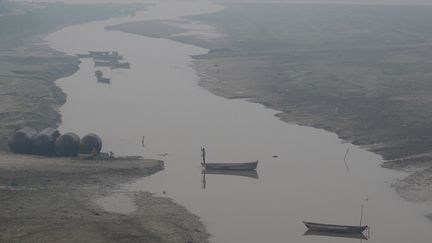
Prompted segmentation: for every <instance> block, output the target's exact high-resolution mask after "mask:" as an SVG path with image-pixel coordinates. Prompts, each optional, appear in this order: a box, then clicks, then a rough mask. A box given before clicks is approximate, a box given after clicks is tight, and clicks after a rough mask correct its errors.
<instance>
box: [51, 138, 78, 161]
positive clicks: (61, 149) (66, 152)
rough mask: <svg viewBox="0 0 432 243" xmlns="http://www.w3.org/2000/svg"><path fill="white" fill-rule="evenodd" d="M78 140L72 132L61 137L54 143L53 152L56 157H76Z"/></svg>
mask: <svg viewBox="0 0 432 243" xmlns="http://www.w3.org/2000/svg"><path fill="white" fill-rule="evenodd" d="M79 144H80V138H79V136H78V135H76V134H75V133H73V132H68V133H65V134H63V135H61V136H60V137H59V138H57V140H56V141H55V143H54V151H55V153H56V154H57V155H58V156H68V157H74V156H78V152H79Z"/></svg>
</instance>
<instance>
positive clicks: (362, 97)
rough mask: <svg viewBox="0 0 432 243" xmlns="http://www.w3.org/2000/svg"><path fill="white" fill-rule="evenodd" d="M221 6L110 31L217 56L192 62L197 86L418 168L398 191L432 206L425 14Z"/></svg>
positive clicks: (419, 9)
mask: <svg viewBox="0 0 432 243" xmlns="http://www.w3.org/2000/svg"><path fill="white" fill-rule="evenodd" d="M224 5H225V6H226V9H225V10H223V11H220V12H218V13H212V14H206V15H199V16H193V17H189V18H183V19H176V20H163V21H151V22H150V21H146V22H136V23H127V24H122V25H118V26H111V27H109V29H112V30H120V31H125V32H128V33H134V34H139V35H145V36H149V37H155V38H169V39H172V40H175V41H180V42H183V43H188V44H193V45H197V46H201V47H204V48H207V49H214V51H213V52H212V53H209V54H207V55H201V56H196V57H195V64H194V66H195V68H196V70H197V72H198V74H199V75H200V77H201V82H200V85H201V86H203V87H204V88H206V89H208V90H209V91H211V92H212V93H214V94H216V95H219V96H222V97H226V98H248V99H249V100H250V101H251V102H257V103H261V104H263V105H265V106H267V107H270V108H272V109H276V110H279V111H281V113H279V114H278V115H277V116H278V117H279V118H280V119H282V120H283V121H286V122H290V123H297V124H300V125H304V126H311V127H316V128H322V129H325V130H328V131H331V132H334V133H336V134H338V136H339V137H340V138H342V139H344V140H346V141H348V142H350V143H353V144H356V145H361V146H364V147H365V148H366V149H368V150H370V151H373V152H375V153H378V154H380V155H382V156H383V158H384V160H385V163H384V164H383V166H384V167H386V168H392V169H399V170H406V171H412V170H413V169H414V170H416V171H418V170H421V172H417V173H414V174H411V175H410V176H409V177H407V178H405V179H404V180H401V181H398V182H396V183H395V184H394V187H395V188H396V189H397V191H398V193H399V194H400V195H401V196H402V197H404V198H405V199H407V200H410V201H425V200H427V201H430V199H431V198H432V196H431V195H432V193H431V191H430V190H428V189H426V188H429V187H430V183H431V182H430V171H431V170H430V167H431V161H432V159H431V158H432V157H431V150H432V149H431V148H432V147H431V146H430V137H431V136H432V133H431V132H432V127H431V125H430V120H432V113H431V112H430V111H431V109H430V108H432V103H431V102H430V99H429V98H428V97H429V96H430V93H431V89H430V82H429V80H430V78H432V73H431V71H430V68H429V66H430V60H431V57H430V54H429V53H430V50H431V45H430V44H429V43H430V41H431V40H432V36H430V35H427V34H425V33H429V31H428V29H429V26H427V25H424V24H422V23H424V21H423V20H422V18H429V17H430V16H432V15H430V13H431V12H432V8H431V7H428V6H392V5H380V6H373V5H363V6H349V5H343V4H341V5H332V6H328V5H319V4H318V5H301V4H300V5H297V4H286V3H244V4H230V3H227V4H224ZM401 15H403V16H404V17H405V18H404V19H401V18H400V16H401ZM383 16H385V18H386V20H392V21H384V20H383V19H381V18H382V17H383ZM340 19H344V21H340ZM371 22H374V23H375V24H373V25H371V24H369V23H371ZM206 25H207V27H206ZM413 26H415V28H414V27H413ZM215 31H216V34H215V33H214V32H215ZM208 33H210V35H209V34H208ZM414 192H415V193H414Z"/></svg>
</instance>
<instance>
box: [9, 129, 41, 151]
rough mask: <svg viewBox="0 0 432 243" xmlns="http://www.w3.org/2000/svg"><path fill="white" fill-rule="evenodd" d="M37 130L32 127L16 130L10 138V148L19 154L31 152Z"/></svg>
mask: <svg viewBox="0 0 432 243" xmlns="http://www.w3.org/2000/svg"><path fill="white" fill-rule="evenodd" d="M36 134H37V131H36V130H35V129H33V128H31V127H24V128H21V129H19V130H17V131H15V132H14V133H13V134H12V135H11V136H10V137H9V138H8V145H9V150H10V151H12V152H13V153H17V154H30V153H31V152H32V148H33V142H34V137H35V136H36Z"/></svg>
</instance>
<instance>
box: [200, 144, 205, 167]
mask: <svg viewBox="0 0 432 243" xmlns="http://www.w3.org/2000/svg"><path fill="white" fill-rule="evenodd" d="M205 156H206V151H205V148H204V147H201V157H202V161H203V164H205V163H206V161H205Z"/></svg>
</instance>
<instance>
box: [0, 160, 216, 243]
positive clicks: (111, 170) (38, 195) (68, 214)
mask: <svg viewBox="0 0 432 243" xmlns="http://www.w3.org/2000/svg"><path fill="white" fill-rule="evenodd" d="M0 156H1V158H2V159H1V161H0V174H1V175H0V178H1V179H0V185H2V187H1V191H2V193H1V195H0V201H1V202H2V206H1V208H2V210H0V218H1V219H2V220H1V223H0V224H1V228H2V232H1V234H0V241H19V242H119V241H121V242H189V241H190V242H205V241H206V239H207V237H208V234H207V233H206V231H205V228H204V226H203V224H202V223H201V222H200V220H199V218H198V217H196V216H191V215H190V213H189V212H188V211H187V210H186V209H185V208H183V207H182V206H179V205H178V204H175V203H173V202H172V201H171V200H170V199H169V198H160V197H153V196H152V195H151V194H150V193H146V192H124V193H128V194H129V195H130V196H131V197H132V198H133V199H134V201H135V202H136V205H137V210H136V211H135V212H133V213H131V214H118V213H110V212H107V211H106V210H104V209H103V208H101V207H100V206H99V205H98V204H96V203H95V200H96V199H97V198H100V197H107V196H109V195H110V194H111V193H112V191H114V190H116V192H117V193H118V189H119V188H118V185H120V184H123V183H130V182H132V181H133V180H136V179H139V178H142V177H143V176H148V175H151V174H153V173H156V172H158V171H160V170H163V162H162V161H159V160H105V161H94V160H85V161H84V160H78V159H67V158H41V157H37V156H20V155H10V154H4V153H2V154H0Z"/></svg>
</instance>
